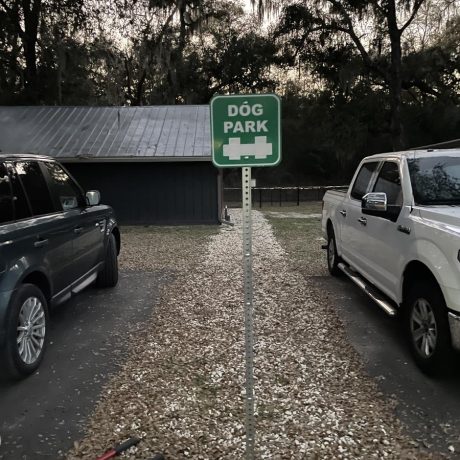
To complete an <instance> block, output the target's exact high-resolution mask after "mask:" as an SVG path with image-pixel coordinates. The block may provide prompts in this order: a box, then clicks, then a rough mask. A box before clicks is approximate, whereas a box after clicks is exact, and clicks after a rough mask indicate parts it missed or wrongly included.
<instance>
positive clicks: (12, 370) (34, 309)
mask: <svg viewBox="0 0 460 460" xmlns="http://www.w3.org/2000/svg"><path fill="white" fill-rule="evenodd" d="M47 334H48V303H47V301H46V299H45V296H44V295H43V292H42V291H41V290H40V289H39V288H38V287H37V286H35V285H34V284H22V285H20V286H19V287H18V288H17V290H16V292H15V293H14V294H13V296H12V297H11V300H10V304H9V306H8V312H7V317H6V329H5V344H4V346H3V347H2V350H0V352H1V360H0V366H1V367H2V368H3V370H4V374H5V377H6V378H10V379H11V378H14V379H19V378H23V377H26V376H28V375H30V374H32V373H33V372H35V371H36V370H37V369H38V367H39V366H40V363H41V361H42V359H43V355H44V353H45V348H46V342H47Z"/></svg>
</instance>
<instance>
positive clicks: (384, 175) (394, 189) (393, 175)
mask: <svg viewBox="0 0 460 460" xmlns="http://www.w3.org/2000/svg"><path fill="white" fill-rule="evenodd" d="M372 191H373V192H385V193H386V194H387V203H388V204H389V205H398V206H401V205H402V202H403V199H402V188H401V177H400V176H399V167H398V164H397V163H395V162H393V161H386V162H385V163H384V164H383V166H382V169H381V170H380V173H379V177H378V178H377V181H376V182H375V185H374V190H372Z"/></svg>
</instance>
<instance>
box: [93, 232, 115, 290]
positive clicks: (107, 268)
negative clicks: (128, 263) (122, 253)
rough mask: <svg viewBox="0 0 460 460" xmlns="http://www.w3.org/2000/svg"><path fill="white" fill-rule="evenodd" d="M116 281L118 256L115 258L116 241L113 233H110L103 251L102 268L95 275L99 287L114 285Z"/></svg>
mask: <svg viewBox="0 0 460 460" xmlns="http://www.w3.org/2000/svg"><path fill="white" fill-rule="evenodd" d="M117 283H118V258H117V242H116V241H115V236H114V235H113V233H111V234H110V236H109V240H108V241H107V249H106V253H105V260H104V268H103V269H102V271H101V272H99V275H98V277H97V285H98V286H99V287H114V286H116V285H117Z"/></svg>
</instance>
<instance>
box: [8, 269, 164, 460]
mask: <svg viewBox="0 0 460 460" xmlns="http://www.w3.org/2000/svg"><path fill="white" fill-rule="evenodd" d="M160 275H161V276H160ZM167 278H168V277H167V276H166V279H167ZM160 279H161V280H163V281H164V280H165V273H153V272H148V273H146V272H129V273H128V272H125V273H120V279H119V283H118V286H117V287H116V288H114V289H95V288H89V289H87V290H86V291H84V292H82V293H81V294H80V295H78V296H76V297H74V298H73V299H71V300H70V301H69V302H67V303H65V304H63V305H62V306H60V307H58V308H56V309H55V310H53V311H52V312H51V321H50V323H51V330H50V334H49V342H48V349H47V352H46V354H45V358H44V360H43V362H42V365H41V367H40V369H39V371H38V372H37V373H36V374H34V375H32V376H31V377H29V378H28V379H26V380H23V381H20V382H15V383H0V436H1V445H0V459H5V460H6V459H8V460H15V459H21V460H23V459H24V460H25V459H31V460H32V459H34V460H35V459H37V460H38V459H57V458H61V457H62V456H63V455H64V454H65V453H66V451H67V450H68V449H69V448H70V447H71V446H72V445H73V442H74V441H75V440H78V439H79V438H80V437H81V436H82V435H83V429H84V425H85V422H86V420H87V418H88V416H89V415H90V414H91V413H92V411H93V409H94V407H95V403H96V402H97V400H98V398H99V395H100V392H101V389H102V386H103V385H104V384H105V383H106V382H108V380H109V378H110V376H111V375H112V374H114V373H115V372H117V370H118V368H119V366H120V364H122V362H123V359H125V358H126V352H127V349H128V345H129V343H128V342H129V336H130V333H132V332H135V331H136V330H137V329H142V327H143V325H144V324H145V322H146V321H151V320H152V319H151V318H152V313H153V314H154V312H155V304H156V303H157V301H158V295H159V294H158V293H159V287H160V286H159V281H158V280H160ZM153 318H154V315H153ZM107 447H110V446H107Z"/></svg>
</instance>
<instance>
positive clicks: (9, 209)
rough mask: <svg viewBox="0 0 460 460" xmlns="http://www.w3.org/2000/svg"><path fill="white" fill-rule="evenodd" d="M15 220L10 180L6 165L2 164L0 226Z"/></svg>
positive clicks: (0, 172) (0, 164)
mask: <svg viewBox="0 0 460 460" xmlns="http://www.w3.org/2000/svg"><path fill="white" fill-rule="evenodd" d="M13 219H14V217H13V199H12V196H11V186H10V179H9V177H8V172H7V170H6V168H5V165H4V164H2V163H0V224H4V223H6V222H11V221H12V220H13Z"/></svg>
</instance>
